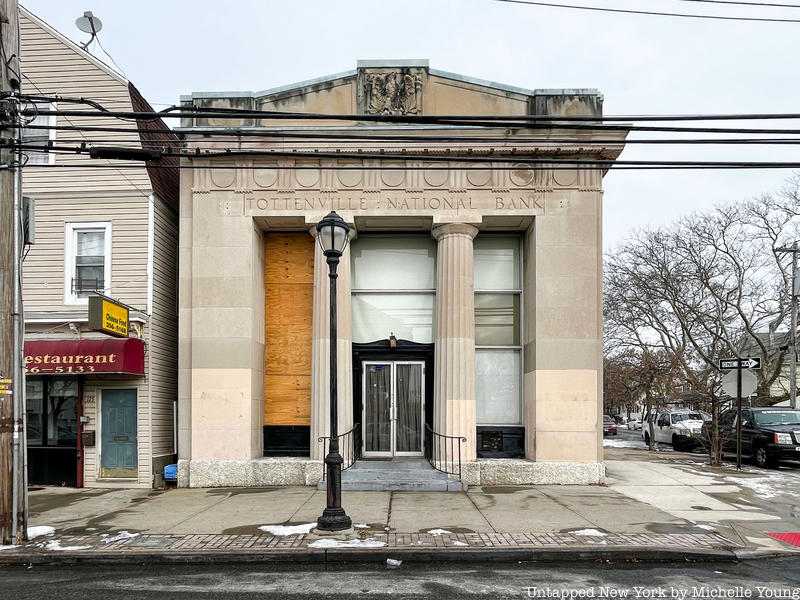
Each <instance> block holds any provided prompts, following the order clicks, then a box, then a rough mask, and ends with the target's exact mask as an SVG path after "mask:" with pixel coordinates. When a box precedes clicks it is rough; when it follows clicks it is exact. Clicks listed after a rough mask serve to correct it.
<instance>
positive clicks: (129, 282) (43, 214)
mask: <svg viewBox="0 0 800 600" xmlns="http://www.w3.org/2000/svg"><path fill="white" fill-rule="evenodd" d="M23 189H25V188H24V186H23ZM25 193H27V190H25ZM147 206H148V201H147V199H146V198H144V199H143V198H140V197H135V196H122V197H113V196H108V197H106V198H86V199H80V198H57V197H40V198H37V199H36V243H35V244H34V245H32V246H30V250H29V251H28V255H27V257H26V258H25V261H24V263H23V294H24V298H25V310H26V311H48V310H65V309H79V308H80V309H83V307H82V306H80V305H67V304H65V301H64V291H65V290H64V285H65V281H64V269H65V252H66V247H65V246H66V229H67V223H87V222H109V223H111V286H110V290H109V291H108V292H107V293H108V294H111V295H112V296H113V297H114V298H117V299H119V300H121V301H122V302H125V303H126V304H129V305H131V306H133V307H135V308H137V309H140V310H142V311H144V310H145V309H146V306H147V210H148V208H147Z"/></svg>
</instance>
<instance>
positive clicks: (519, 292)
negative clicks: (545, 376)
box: [473, 232, 525, 427]
mask: <svg viewBox="0 0 800 600" xmlns="http://www.w3.org/2000/svg"><path fill="white" fill-rule="evenodd" d="M480 235H481V236H482V237H484V238H488V237H502V238H508V239H511V238H518V243H519V264H518V265H517V268H518V269H519V272H518V278H519V284H520V285H519V287H518V288H515V289H503V290H491V289H477V288H475V289H474V290H473V293H474V295H475V296H478V295H480V294H506V295H509V296H517V297H518V298H519V330H518V331H517V334H518V336H519V344H511V345H498V346H489V345H478V344H476V345H475V354H476V356H477V354H478V353H479V352H492V351H497V350H511V351H514V352H517V353H518V354H519V366H520V371H519V373H518V374H517V376H518V377H519V380H518V381H519V398H518V399H517V400H518V402H519V417H520V422H519V423H511V422H504V423H483V422H480V423H477V426H478V427H486V426H488V427H519V426H522V425H524V424H525V377H524V376H523V371H524V370H525V340H524V339H523V336H524V333H525V298H524V296H523V294H524V289H523V288H524V283H523V282H524V276H525V265H524V264H523V263H524V260H525V252H524V246H523V239H522V236H521V235H519V233H517V232H512V233H494V232H492V233H482V234H480ZM476 360H477V359H476ZM475 402H476V406H477V402H478V398H477V397H476V398H475Z"/></svg>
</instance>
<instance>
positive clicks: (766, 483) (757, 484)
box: [725, 475, 785, 499]
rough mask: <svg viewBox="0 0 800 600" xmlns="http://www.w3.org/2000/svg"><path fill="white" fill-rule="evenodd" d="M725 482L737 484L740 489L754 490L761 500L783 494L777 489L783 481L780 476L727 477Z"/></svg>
mask: <svg viewBox="0 0 800 600" xmlns="http://www.w3.org/2000/svg"><path fill="white" fill-rule="evenodd" d="M725 481H728V482H730V483H735V484H736V485H738V486H740V487H746V488H750V489H751V490H753V493H754V494H755V495H756V496H758V497H759V498H765V499H767V498H774V497H776V496H779V495H780V494H781V491H780V490H778V489H776V486H777V485H778V484H780V483H785V482H784V481H782V478H781V477H780V476H777V477H775V476H772V475H768V476H766V477H726V478H725Z"/></svg>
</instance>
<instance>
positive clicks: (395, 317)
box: [353, 294, 434, 344]
mask: <svg viewBox="0 0 800 600" xmlns="http://www.w3.org/2000/svg"><path fill="white" fill-rule="evenodd" d="M433 299H434V295H433V294H353V341H354V342H357V343H364V342H374V341H376V340H385V339H388V338H389V335H391V333H392V332H394V335H395V337H396V338H397V339H402V340H409V341H411V342H419V343H421V344H429V343H431V342H432V341H433Z"/></svg>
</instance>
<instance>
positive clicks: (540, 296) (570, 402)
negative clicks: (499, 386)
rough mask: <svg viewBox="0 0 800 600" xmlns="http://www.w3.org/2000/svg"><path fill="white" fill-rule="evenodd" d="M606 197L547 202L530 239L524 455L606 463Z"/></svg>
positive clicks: (526, 257)
mask: <svg viewBox="0 0 800 600" xmlns="http://www.w3.org/2000/svg"><path fill="white" fill-rule="evenodd" d="M601 203H602V196H601V195H600V194H599V193H598V192H571V193H568V194H563V195H561V196H559V197H555V196H554V197H551V198H548V199H547V200H546V204H545V214H544V215H538V216H536V217H535V220H534V223H533V225H532V226H531V227H530V229H528V231H527V233H526V235H525V255H524V261H523V262H524V265H525V283H524V286H525V287H524V292H525V294H524V297H525V335H524V344H525V368H524V373H525V454H526V457H527V458H528V459H532V460H536V461H540V462H575V463H579V462H595V461H599V460H602V443H603V434H602V422H601V420H600V419H601V416H602V400H601V399H602V380H603V377H602V375H603V373H602V368H603V367H602V365H603V354H602V351H603V338H602V310H601V307H602V281H603V280H602V251H601V239H600V234H601V231H602V222H601V215H602V212H601V206H602V204H601Z"/></svg>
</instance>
